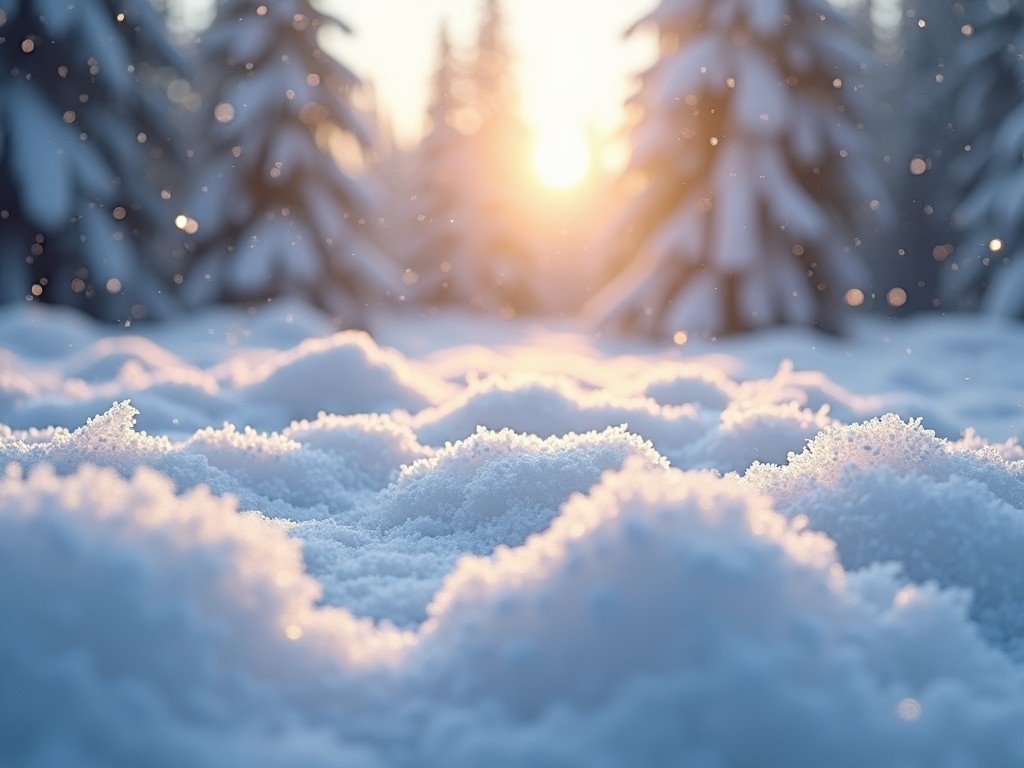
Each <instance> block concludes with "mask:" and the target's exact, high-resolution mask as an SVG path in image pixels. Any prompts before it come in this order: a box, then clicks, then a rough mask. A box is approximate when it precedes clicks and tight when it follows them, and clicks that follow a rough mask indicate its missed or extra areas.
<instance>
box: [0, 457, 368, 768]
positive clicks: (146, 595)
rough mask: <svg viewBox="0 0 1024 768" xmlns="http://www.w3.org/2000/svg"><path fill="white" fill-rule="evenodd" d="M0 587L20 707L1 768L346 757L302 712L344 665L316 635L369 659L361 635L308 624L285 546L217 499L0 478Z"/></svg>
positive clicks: (111, 475) (0, 647) (304, 579)
mask: <svg viewBox="0 0 1024 768" xmlns="http://www.w3.org/2000/svg"><path fill="white" fill-rule="evenodd" d="M0 574H2V578H0V614H2V615H3V616H4V617H5V620H4V626H3V629H2V630H0V653H2V655H3V657H4V658H5V659H6V660H7V663H8V664H9V667H8V668H7V670H6V671H5V673H4V676H5V687H6V688H7V690H9V691H11V692H19V693H18V695H17V697H16V698H15V699H11V698H8V697H4V701H3V702H2V703H0V711H2V714H3V717H0V743H2V744H3V747H2V752H3V755H4V763H5V764H7V765H26V766H27V765H108V766H118V765H123V766H129V765H143V764H150V765H155V764H160V765H195V766H211V767H212V766H223V765H229V764H250V765H253V764H255V765H268V766H274V765H279V766H287V765H297V764H301V765H323V766H326V765H329V764H330V762H329V761H328V760H327V759H326V755H327V754H328V753H329V752H334V753H335V758H337V757H338V756H343V755H345V753H346V751H347V750H346V749H344V748H342V747H340V746H339V744H338V743H337V742H336V740H335V737H334V736H333V735H331V734H327V733H325V732H324V731H323V729H320V728H314V727H312V725H310V724H309V723H308V722H306V723H304V722H303V718H302V717H301V712H302V710H303V707H304V706H305V705H304V704H303V702H304V700H307V699H308V697H309V694H310V681H311V680H312V679H314V678H313V676H314V675H323V676H325V677H328V678H330V677H334V678H338V676H339V674H340V672H339V670H340V669H341V666H340V662H341V661H344V660H345V657H342V658H341V659H340V660H339V658H338V652H337V650H331V648H330V646H329V645H328V644H326V643H324V642H323V635H324V634H325V633H326V634H329V635H330V636H331V642H338V643H346V642H347V643H348V645H349V646H350V647H353V648H356V647H365V648H371V647H372V645H367V644H365V642H364V638H365V637H366V635H367V633H368V632H371V631H372V630H371V628H370V627H369V626H368V625H365V624H360V623H359V622H356V621H354V620H352V619H351V618H350V617H347V616H345V615H343V614H340V613H338V612H333V613H332V612H324V611H321V610H318V609H316V608H315V607H314V602H315V600H316V599H317V597H318V594H319V588H318V586H317V584H316V582H315V581H314V580H313V579H312V578H310V577H309V576H308V575H306V573H305V572H304V571H303V567H302V559H301V555H300V549H299V544H298V542H296V541H293V540H291V539H289V538H288V537H286V536H285V534H284V532H283V531H281V530H280V529H279V528H278V527H277V526H274V525H272V524H270V523H268V522H267V521H265V520H263V519H261V518H259V517H257V516H255V515H239V514H238V513H237V512H236V510H235V507H234V504H233V502H232V501H231V500H230V499H228V498H217V497H214V496H211V495H210V494H209V492H207V491H205V490H196V491H193V492H191V493H189V494H187V495H184V496H178V495H176V493H175V489H174V486H173V483H172V482H171V481H170V480H168V479H166V478H164V477H162V476H160V475H159V474H157V473H156V472H154V471H152V470H146V469H143V470H140V471H139V472H138V473H136V474H135V475H134V476H133V477H132V478H131V479H129V480H125V479H123V478H121V477H120V476H119V475H117V474H116V473H115V472H114V471H113V470H109V469H98V468H92V467H86V468H83V469H81V470H79V471H78V472H76V473H75V474H74V475H71V476H68V477H60V476H58V475H56V474H55V473H54V472H53V471H52V470H51V469H49V468H45V467H40V468H37V469H35V470H33V471H32V472H31V473H29V474H28V475H24V474H23V473H22V471H21V470H20V469H19V468H17V467H13V466H12V467H8V469H7V471H6V473H5V474H4V475H3V476H2V479H0ZM307 627H308V631H307ZM348 663H349V664H355V663H356V661H355V659H354V657H351V658H349V659H348ZM354 694H355V692H354V691H353V695H354ZM325 747H329V748H330V749H325ZM348 757H349V758H350V759H356V760H357V762H358V757H359V755H358V753H356V752H354V751H353V753H350V754H349V755H348ZM360 764H364V763H360Z"/></svg>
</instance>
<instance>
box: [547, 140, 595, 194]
mask: <svg viewBox="0 0 1024 768" xmlns="http://www.w3.org/2000/svg"><path fill="white" fill-rule="evenodd" d="M533 165H534V168H535V169H536V171H537V175H538V176H539V177H540V179H541V180H542V181H543V182H544V183H545V184H547V185H549V186H552V187H557V188H559V189H565V188H567V187H571V186H573V185H575V184H578V183H579V182H580V181H582V180H583V177H584V176H586V175H587V172H588V171H589V170H590V147H589V146H588V145H587V142H586V139H585V138H583V137H580V136H574V135H572V134H571V133H568V132H566V131H561V130H548V131H544V132H541V134H540V136H539V137H538V138H537V143H536V145H535V146H534V150H533Z"/></svg>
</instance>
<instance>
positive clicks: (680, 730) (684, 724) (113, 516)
mask: <svg viewBox="0 0 1024 768" xmlns="http://www.w3.org/2000/svg"><path fill="white" fill-rule="evenodd" d="M482 434H484V435H486V440H487V441H490V442H491V443H492V444H493V445H494V449H495V453H496V454H498V455H499V456H500V454H501V453H502V451H501V450H500V445H501V444H502V443H503V442H504V443H505V444H507V445H508V446H510V447H512V446H515V444H516V441H517V440H519V439H522V438H518V437H517V436H514V435H511V434H508V433H504V434H499V435H493V434H491V433H482ZM576 439H577V440H581V441H583V443H584V444H585V445H589V446H590V450H597V449H596V443H597V442H599V440H600V436H581V437H579V438H576ZM605 439H607V440H608V441H609V442H616V441H620V442H621V441H622V440H623V439H624V437H623V436H622V435H621V434H608V435H606V436H605ZM473 440H476V441H478V442H481V443H482V442H484V438H483V437H482V436H474V438H473ZM569 443H571V441H562V444H558V443H556V442H552V441H545V442H543V443H535V444H533V447H534V448H535V449H536V450H537V451H538V452H539V453H541V454H548V455H550V456H555V455H557V454H559V452H564V451H568V450H570V447H571V446H570V444H569ZM523 447H526V446H523ZM458 450H460V448H459V447H457V446H452V448H451V451H452V458H448V457H447V456H443V455H439V456H438V457H434V458H433V459H430V460H428V461H436V462H437V464H436V466H437V467H445V466H446V462H447V463H449V464H450V463H452V462H455V458H454V456H455V455H456V453H457V452H458ZM461 451H462V456H461V461H459V462H456V463H459V464H462V465H463V469H468V468H471V467H474V466H484V465H485V464H486V463H487V461H486V458H485V455H486V453H487V452H486V451H483V446H482V445H477V446H476V447H475V448H473V450H472V451H470V450H469V449H467V448H465V447H463V448H461ZM633 453H634V454H636V453H639V454H641V455H634V456H632V458H627V460H626V461H625V463H624V466H623V468H622V469H621V470H618V471H611V472H608V473H606V474H605V475H604V478H603V480H602V481H601V482H600V484H599V485H598V486H596V487H595V488H593V489H592V490H591V491H590V493H589V494H587V495H583V494H577V495H574V496H572V497H571V498H570V499H569V500H568V501H567V502H566V503H565V504H564V505H563V506H562V507H561V510H560V511H558V512H557V513H556V514H555V516H554V517H553V520H552V521H551V524H550V526H548V527H547V528H546V529H545V530H542V531H540V532H538V533H535V534H533V535H531V536H529V537H528V538H526V540H525V541H524V542H523V543H522V544H521V545H518V546H499V547H498V548H497V549H496V550H495V551H494V552H492V553H490V554H489V555H487V556H484V557H480V556H468V557H464V558H462V559H461V560H459V561H458V562H456V563H455V564H454V565H453V567H452V569H451V570H450V572H449V574H448V575H447V578H446V579H445V580H444V583H443V586H442V587H441V589H440V590H439V591H438V592H437V594H436V596H435V597H434V599H433V601H432V603H431V605H430V607H429V611H428V618H427V621H426V622H425V623H424V624H423V625H422V626H420V627H419V628H417V629H415V630H414V631H401V630H397V629H395V628H394V627H392V626H390V625H388V624H386V623H384V624H377V625H374V624H372V623H370V622H368V621H366V620H360V619H357V618H354V617H353V616H352V615H351V614H350V613H349V612H348V611H345V610H340V609H336V608H331V607H323V606H322V605H320V604H319V602H320V596H321V589H320V584H319V583H318V581H317V580H316V579H314V578H313V577H311V576H310V575H309V574H308V573H307V572H306V571H305V569H304V567H303V562H302V555H301V552H300V545H299V542H298V541H296V540H295V539H294V538H290V537H288V536H287V535H286V533H285V529H284V526H282V525H281V524H279V523H276V522H274V521H271V520H268V519H266V518H263V517H261V516H259V515H256V514H243V513H240V512H238V510H237V507H236V505H235V503H234V501H233V500H232V499H230V498H219V497H215V496H213V495H211V494H210V493H209V492H208V491H206V490H202V489H200V490H195V491H192V492H189V493H187V494H184V495H179V494H178V493H177V491H176V489H175V487H174V483H173V482H172V481H171V480H169V479H168V478H165V477H162V476H160V475H159V474H158V473H156V472H154V471H152V470H148V469H142V470H139V471H138V472H136V473H135V474H133V475H132V476H131V477H129V478H127V479H125V478H123V477H121V476H120V475H118V474H117V473H116V472H114V471H113V470H111V469H100V468H95V467H83V468H81V469H79V470H78V471H77V472H75V473H74V474H72V475H67V476H60V475H57V474H56V473H54V472H53V471H52V470H51V469H49V468H46V467H39V468H36V469H34V470H32V471H31V472H30V473H28V474H27V475H26V474H24V473H23V471H22V470H21V469H20V468H18V467H14V466H11V467H8V469H7V470H6V472H5V474H4V475H3V476H2V479H0V613H2V615H4V617H5V619H6V620H5V623H4V626H3V628H2V629H0V653H3V656H4V658H5V659H7V660H8V663H9V666H8V670H7V673H6V678H5V682H6V683H7V685H9V686H11V690H14V691H25V692H29V691H30V692H31V695H24V696H19V697H18V698H17V699H16V700H7V701H4V702H0V713H2V714H3V717H2V718H0V743H2V744H3V745H4V747H3V750H4V752H3V754H4V758H5V761H6V762H8V763H10V764H12V765H36V764H39V765H42V764H62V765H91V764H101V765H105V766H111V767H112V768H116V767H117V766H131V765H138V764H142V763H144V764H154V756H156V760H155V763H156V764H167V765H182V764H187V765H195V766H202V767H204V768H205V766H211V767H212V766H222V765H226V764H251V765H260V766H289V765H303V766H315V767H316V766H328V765H360V766H363V765H365V766H369V767H371V768H372V767H373V766H384V765H389V766H399V767H401V766H407V767H408V768H412V767H413V766H421V765H447V766H455V767H456V768H458V766H472V765H481V764H488V765H492V764H493V765H500V766H526V765H538V764H543V765H565V766H569V765H579V764H581V763H584V764H587V765H621V764H630V765H638V766H657V765H665V764H671V763H675V762H678V763H679V764H686V765H790V766H814V765H824V764H829V765H833V764H834V765H849V766H859V765H894V764H910V765H913V764H942V761H943V759H945V758H946V757H948V756H950V755H960V756H963V757H964V758H965V760H967V761H968V762H977V763H978V764H985V765H1010V764H1013V762H1014V760H1015V758H1016V756H1017V755H1019V751H1020V748H1021V742H1020V736H1019V723H1020V719H1021V717H1024V697H1022V696H1021V694H1020V691H1021V689H1022V686H1024V677H1022V675H1021V668H1020V667H1018V666H1016V665H1014V664H1013V663H1012V662H1011V661H1010V660H1009V659H1008V658H1007V657H1006V656H1004V655H1002V654H1000V653H999V652H998V651H996V650H995V649H993V648H992V647H991V646H989V645H988V644H987V643H985V642H984V641H983V640H982V639H981V638H980V637H979V635H978V634H977V632H976V629H975V625H974V624H973V623H972V622H971V621H970V620H969V619H968V618H967V616H966V610H967V602H968V601H967V598H966V596H965V595H964V594H963V593H961V592H957V591H952V592H951V591H942V590H940V589H939V588H937V587H934V586H923V587H918V588H914V587H907V586H905V585H904V584H903V583H902V581H901V580H900V579H898V578H897V577H896V575H895V574H894V572H893V569H886V568H873V569H869V570H867V571H864V572H860V573H857V574H847V573H846V572H845V570H844V569H843V568H842V567H841V566H840V565H839V563H838V562H837V561H836V558H835V549H834V545H833V543H832V542H831V541H830V540H829V539H828V538H827V537H826V536H824V535H823V534H821V533H816V532H811V531H808V530H806V529H805V528H802V527H801V524H800V523H799V522H798V521H790V520H787V519H786V518H785V517H784V516H782V515H780V514H778V513H777V512H776V511H774V509H773V508H772V503H771V501H770V499H769V498H767V497H766V496H763V495H761V494H759V493H757V492H756V491H755V490H754V489H753V488H752V487H751V484H750V483H749V482H747V481H744V480H741V479H740V478H738V477H736V476H730V477H727V478H720V477H717V476H715V475H713V474H712V473H694V472H682V471H680V470H675V469H669V468H667V467H666V466H665V465H664V464H663V463H660V462H657V461H654V462H652V461H651V460H650V456H645V455H643V454H644V451H643V450H640V451H633ZM426 467H427V465H426V464H425V463H421V464H419V465H418V466H417V465H414V467H410V468H409V470H407V472H408V473H409V475H408V476H409V477H410V478H411V479H419V478H421V477H422V476H423V474H424V473H425V472H426ZM396 485H399V483H396Z"/></svg>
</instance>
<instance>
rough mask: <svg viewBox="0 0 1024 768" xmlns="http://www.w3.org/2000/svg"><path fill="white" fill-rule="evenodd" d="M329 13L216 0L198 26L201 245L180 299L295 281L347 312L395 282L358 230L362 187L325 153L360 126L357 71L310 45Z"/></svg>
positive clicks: (245, 298)
mask: <svg viewBox="0 0 1024 768" xmlns="http://www.w3.org/2000/svg"><path fill="white" fill-rule="evenodd" d="M329 26H335V27H338V28H340V29H342V30H344V31H346V32H348V31H349V29H348V27H347V26H346V25H345V24H344V23H343V22H342V21H341V20H340V19H337V18H334V17H333V16H329V15H328V14H326V13H325V12H323V11H320V10H317V9H316V8H315V7H314V6H313V4H312V3H311V2H310V0H275V2H273V3H271V2H265V1H264V2H259V0H223V2H221V4H220V7H219V9H218V13H217V17H216V19H215V21H214V23H213V25H212V26H211V28H210V29H209V31H208V32H207V33H206V35H205V36H204V39H203V41H202V48H203V54H202V55H203V59H204V61H205V62H206V66H205V67H204V70H205V72H206V73H208V76H209V78H210V89H209V93H208V95H207V98H206V107H207V109H208V117H209V120H208V125H209V131H208V135H207V136H206V137H205V138H204V139H203V146H204V147H205V159H204V160H203V165H204V166H205V167H206V168H207V172H206V174H205V175H203V176H202V177H201V185H200V186H199V188H198V189H197V190H196V192H195V194H194V195H193V196H192V198H191V202H190V204H189V206H188V211H189V217H190V220H189V221H187V222H186V225H187V226H189V227H190V228H192V229H196V230H197V233H196V242H195V244H196V247H197V249H198V252H199V258H198V261H197V262H196V264H195V266H194V267H193V269H192V270H191V271H190V274H189V276H188V278H187V279H186V282H185V292H186V296H187V298H188V300H189V301H190V302H192V303H198V302H203V301H211V300H223V301H239V302H252V301H261V300H266V299H268V298H271V297H274V296H280V295H298V296H302V297H304V298H307V299H309V300H311V301H313V302H314V303H316V304H317V305H319V306H320V307H322V308H324V309H325V310H327V311H329V312H332V313H334V314H335V315H336V316H337V317H339V318H340V321H341V322H342V323H345V324H347V325H352V324H358V323H360V322H361V321H362V319H363V315H364V312H365V308H366V306H367V305H368V304H370V303H374V302H379V301H381V300H383V299H384V298H385V297H386V296H388V295H390V294H391V293H392V292H395V291H397V290H398V288H399V286H400V282H399V280H398V279H397V269H396V267H395V265H394V264H393V263H391V262H390V261H389V260H388V258H387V257H386V256H385V255H384V254H383V253H382V252H381V251H380V249H378V248H377V247H376V246H375V245H374V244H373V242H372V240H371V238H370V235H371V234H372V227H371V225H370V221H369V219H370V218H371V216H372V211H373V200H372V194H371V193H370V191H369V187H368V186H367V184H366V183H363V182H361V181H360V180H358V179H356V178H355V177H354V175H353V174H351V173H349V172H346V170H344V169H343V168H342V167H341V166H340V165H339V163H338V162H337V160H336V159H335V154H334V152H335V151H336V148H337V147H338V146H339V145H342V146H343V147H344V148H347V149H348V150H349V151H350V152H354V153H358V152H360V151H362V150H364V149H365V148H367V147H368V146H369V144H370V143H371V136H370V133H369V131H368V129H367V128H366V125H365V121H364V120H363V119H362V117H361V116H360V114H359V113H358V112H357V110H356V109H355V108H354V106H353V103H352V95H353V89H354V88H355V87H356V86H357V84H358V83H357V79H356V77H355V76H354V75H353V74H352V72H350V71H349V70H348V69H347V68H346V67H345V66H344V65H342V64H341V63H340V62H338V61H336V60H335V59H333V58H331V57H330V56H328V55H327V54H326V53H324V52H323V50H322V49H321V48H320V47H319V44H318V41H317V34H318V32H320V31H321V30H324V29H326V28H327V27H329ZM346 141H347V144H346ZM193 221H194V222H195V223H194V224H193V223H192V222H193Z"/></svg>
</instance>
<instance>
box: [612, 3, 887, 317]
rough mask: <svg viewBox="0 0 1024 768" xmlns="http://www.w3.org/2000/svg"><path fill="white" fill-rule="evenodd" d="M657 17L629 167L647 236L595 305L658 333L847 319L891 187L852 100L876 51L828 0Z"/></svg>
mask: <svg viewBox="0 0 1024 768" xmlns="http://www.w3.org/2000/svg"><path fill="white" fill-rule="evenodd" d="M648 25H655V26H656V27H657V28H658V29H659V30H660V47H661V55H660V58H659V60H658V61H657V62H656V64H655V65H654V66H653V67H652V68H651V69H650V70H649V71H647V72H646V73H645V74H644V75H643V80H642V85H641V88H640V91H639V93H638V94H637V95H636V96H635V97H634V102H633V105H634V106H635V107H636V108H638V109H639V110H642V113H643V117H642V119H641V120H640V122H639V124H638V125H637V127H636V128H635V131H634V133H633V151H632V157H631V160H630V164H629V168H628V170H627V174H628V177H627V178H630V179H633V180H640V181H641V182H643V183H646V186H645V188H644V189H643V191H642V192H641V193H639V194H638V195H636V196H635V197H634V199H633V200H632V201H631V202H630V203H629V204H627V206H626V215H625V221H626V222H627V226H628V227H630V228H632V229H633V235H634V236H635V237H636V238H637V240H638V243H639V248H638V250H637V252H636V255H635V257H634V258H633V259H632V261H631V263H630V264H629V266H628V267H627V268H626V269H625V270H624V272H623V273H622V274H620V275H619V276H618V277H617V278H616V279H615V280H614V281H613V283H612V284H611V285H610V286H608V288H607V289H606V290H605V291H603V292H602V293H601V294H600V295H599V296H598V297H597V298H596V299H595V302H594V306H593V307H592V309H593V310H594V311H596V312H597V313H598V314H599V316H600V317H601V318H602V320H603V322H604V323H606V324H609V325H613V326H618V327H623V328H627V329H632V330H635V331H639V332H644V333H650V334H654V335H670V334H672V333H674V332H676V331H677V330H685V331H689V332H694V331H696V332H702V333H704V334H708V335H715V334H720V333H726V332H733V331H739V330H744V329H751V328H757V327H761V326H767V325H772V324H778V323H796V324H808V325H812V324H813V325H816V326H818V327H821V328H826V329H835V328H837V326H838V323H839V318H840V311H841V308H842V305H843V303H844V302H843V299H844V294H845V292H846V291H847V289H850V288H852V287H854V286H856V285H857V284H858V281H860V280H862V279H863V273H864V270H863V264H862V258H861V256H860V255H859V253H858V252H857V251H856V250H855V249H853V248H850V247H849V246H848V244H847V243H848V240H849V239H851V236H852V233H853V229H854V227H855V225H856V216H855V213H856V212H857V210H858V208H860V207H861V206H863V207H864V209H865V210H867V207H868V205H869V201H870V200H872V199H876V200H877V199H878V198H877V196H878V195H879V194H880V187H879V185H878V184H877V179H876V177H875V174H874V173H873V172H872V171H871V170H870V165H869V164H868V163H866V162H865V160H864V157H863V138H862V134H861V132H860V130H859V126H858V122H857V116H856V115H855V114H854V109H853V104H852V103H851V102H852V101H853V92H854V91H855V90H856V88H857V87H858V83H859V80H860V78H861V77H862V72H863V69H864V67H865V64H866V63H867V62H868V61H869V59H870V54H869V53H868V52H867V51H866V50H864V49H863V47H862V46H860V45H859V44H858V43H857V42H856V40H855V36H854V34H853V33H852V31H851V28H850V26H849V24H848V23H847V22H846V20H845V19H844V18H843V17H842V16H841V15H840V13H839V12H838V11H837V10H835V9H833V8H832V7H831V6H830V5H828V4H827V3H825V2H819V1H818V0H662V2H661V3H660V4H659V5H658V6H657V8H656V9H655V10H654V11H652V12H651V13H650V14H649V15H648V16H646V17H644V18H643V19H641V20H640V22H638V24H637V25H636V26H635V27H634V29H636V28H637V27H643V26H648ZM634 183H635V181H634ZM875 207H877V206H875Z"/></svg>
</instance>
